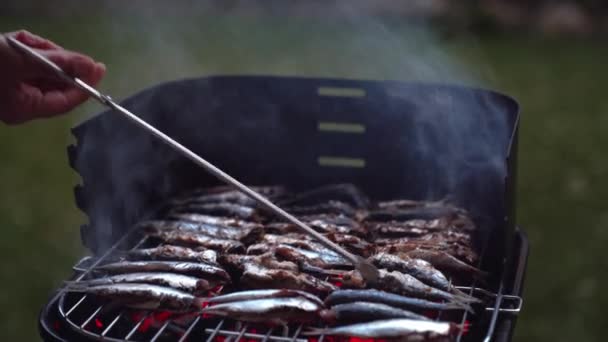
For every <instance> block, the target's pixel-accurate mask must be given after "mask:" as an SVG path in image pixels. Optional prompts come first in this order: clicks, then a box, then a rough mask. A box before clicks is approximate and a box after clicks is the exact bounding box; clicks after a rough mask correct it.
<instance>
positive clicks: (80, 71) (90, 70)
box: [44, 50, 106, 86]
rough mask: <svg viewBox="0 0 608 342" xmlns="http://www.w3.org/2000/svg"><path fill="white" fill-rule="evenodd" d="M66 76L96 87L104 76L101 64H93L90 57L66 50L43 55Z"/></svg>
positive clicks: (104, 69) (48, 52)
mask: <svg viewBox="0 0 608 342" xmlns="http://www.w3.org/2000/svg"><path fill="white" fill-rule="evenodd" d="M44 54H45V55H46V57H47V58H49V59H50V60H51V61H53V62H55V64H57V65H58V66H59V67H60V68H61V69H63V70H64V71H65V72H66V73H67V74H69V75H70V76H73V77H78V78H80V79H81V80H83V81H85V82H87V83H89V84H91V85H93V86H94V85H96V84H97V83H99V81H100V80H101V79H102V77H103V76H104V74H105V71H106V67H105V65H104V64H103V63H98V62H95V61H94V60H93V59H92V58H91V57H88V56H85V55H82V54H79V53H76V52H72V51H67V50H53V51H47V52H45V53H44Z"/></svg>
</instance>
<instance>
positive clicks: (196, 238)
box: [148, 230, 245, 253]
mask: <svg viewBox="0 0 608 342" xmlns="http://www.w3.org/2000/svg"><path fill="white" fill-rule="evenodd" d="M148 235H149V236H151V237H154V238H157V239H160V240H162V241H164V242H165V243H168V244H173V245H186V246H199V247H205V248H209V249H213V250H217V251H220V252H225V253H242V252H244V251H245V246H244V245H243V244H242V243H241V242H240V241H237V240H229V239H221V238H215V237H212V236H209V235H205V234H200V233H196V232H186V231H176V230H171V231H162V230H161V231H155V232H149V233H148Z"/></svg>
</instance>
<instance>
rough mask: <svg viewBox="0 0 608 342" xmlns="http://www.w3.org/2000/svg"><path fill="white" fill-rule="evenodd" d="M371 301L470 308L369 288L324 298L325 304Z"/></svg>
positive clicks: (398, 305)
mask: <svg viewBox="0 0 608 342" xmlns="http://www.w3.org/2000/svg"><path fill="white" fill-rule="evenodd" d="M357 302H371V303H382V304H386V305H390V306H393V307H396V308H401V309H406V310H417V311H420V310H469V311H470V310H471V308H470V307H469V306H468V305H467V304H463V303H449V302H444V303H437V302H431V301H428V300H425V299H420V298H413V297H405V296H401V295H397V294H394V293H389V292H384V291H379V290H374V289H369V290H338V291H334V292H332V293H331V294H330V295H329V296H327V298H325V305H327V306H334V305H338V304H347V303H357Z"/></svg>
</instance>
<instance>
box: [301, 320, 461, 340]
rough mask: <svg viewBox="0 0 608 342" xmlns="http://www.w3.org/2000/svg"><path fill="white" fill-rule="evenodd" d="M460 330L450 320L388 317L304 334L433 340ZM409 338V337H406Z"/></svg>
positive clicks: (312, 330)
mask: <svg viewBox="0 0 608 342" xmlns="http://www.w3.org/2000/svg"><path fill="white" fill-rule="evenodd" d="M460 330H461V327H460V326H458V325H456V324H454V323H451V322H434V321H422V320H413V319H388V320H380V321H373V322H368V323H358V324H351V325H344V326H340V327H336V328H328V329H323V328H319V329H311V330H309V331H307V332H305V333H304V335H340V336H357V337H362V338H391V339H392V338H404V337H408V338H410V337H417V338H419V339H422V338H424V339H425V340H433V339H437V338H442V337H443V338H445V337H449V336H450V335H452V334H456V333H457V332H459V331H460ZM408 340H409V339H408Z"/></svg>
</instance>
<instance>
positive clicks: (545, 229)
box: [0, 16, 608, 341]
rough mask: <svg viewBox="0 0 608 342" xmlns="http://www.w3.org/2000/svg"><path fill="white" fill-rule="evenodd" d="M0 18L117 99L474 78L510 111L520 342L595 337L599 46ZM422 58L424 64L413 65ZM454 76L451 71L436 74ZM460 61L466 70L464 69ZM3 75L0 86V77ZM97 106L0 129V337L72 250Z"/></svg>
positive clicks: (599, 260) (603, 113) (377, 29)
mask: <svg viewBox="0 0 608 342" xmlns="http://www.w3.org/2000/svg"><path fill="white" fill-rule="evenodd" d="M135 19H136V20H135V22H134V23H128V22H127V21H126V20H125V19H124V18H122V19H121V18H118V19H113V20H111V19H110V17H106V16H99V18H97V19H94V20H90V19H88V18H87V19H86V20H85V19H74V18H70V20H68V21H66V20H64V19H61V20H60V19H50V18H1V17H0V31H7V30H13V29H16V28H19V27H24V28H28V29H29V30H31V31H33V32H37V33H40V34H41V35H44V36H48V37H50V38H52V39H54V40H56V41H57V42H58V43H60V44H63V45H64V46H66V47H69V48H73V49H76V50H81V51H85V52H87V53H89V54H91V55H93V56H96V57H97V58H98V59H99V60H102V61H104V62H105V63H106V64H107V65H108V70H109V73H108V75H107V77H106V79H105V80H104V83H103V84H102V88H103V89H105V90H108V92H110V93H111V94H113V95H114V96H115V97H118V98H120V97H122V96H126V95H128V94H130V93H132V92H135V91H137V90H139V89H141V88H143V87H146V86H149V85H152V84H154V83H157V82H161V81H165V80H169V79H176V78H181V77H192V76H202V75H208V74H226V73H227V74H240V73H246V74H285V75H313V76H329V77H349V78H371V79H425V80H433V79H434V80H462V79H465V81H466V82H469V83H471V82H472V81H471V80H474V79H481V80H484V81H485V83H483V84H485V85H487V86H489V87H492V88H495V89H498V90H500V91H503V92H506V93H508V94H510V95H512V96H514V97H515V98H517V99H518V100H519V101H520V103H521V105H522V121H521V131H520V138H521V139H520V150H519V161H520V163H519V165H520V169H519V176H520V177H519V192H518V197H519V202H518V203H519V217H518V222H519V223H520V224H521V225H522V226H523V227H524V228H525V230H526V231H527V232H528V234H529V237H530V241H531V244H532V252H531V255H530V263H529V268H528V277H527V281H526V290H525V291H526V292H525V295H526V297H525V299H526V300H525V306H524V311H523V313H522V315H521V319H520V320H519V323H518V328H517V337H518V340H522V341H572V340H581V341H599V340H600V339H601V336H603V335H604V334H605V331H604V330H603V328H604V327H603V324H602V323H605V318H604V317H603V312H602V308H603V307H605V305H608V302H607V296H606V293H605V292H603V291H602V290H603V289H602V285H603V284H604V283H605V280H606V278H607V275H606V274H607V273H606V269H607V266H608V265H607V263H608V261H607V260H608V258H606V257H605V255H604V253H603V252H604V250H603V248H605V246H606V245H607V243H608V229H606V226H608V207H607V206H606V204H605V203H606V202H605V199H606V198H608V181H606V179H604V177H606V175H608V160H607V159H606V158H605V157H604V153H603V152H604V151H605V149H606V147H608V135H607V134H606V132H605V130H606V127H608V101H606V100H605V75H608V66H607V65H606V63H604V60H605V56H608V47H606V45H605V44H603V45H602V44H600V43H595V42H584V41H568V40H562V41H547V40H543V39H539V38H527V37H499V36H483V37H480V38H475V37H472V36H462V35H458V36H456V37H455V38H453V39H450V40H442V39H437V38H434V37H431V41H432V42H434V43H436V44H437V45H439V46H441V49H438V48H436V47H435V45H434V44H429V43H428V40H427V39H426V38H427V36H426V34H425V33H424V32H421V31H416V32H412V31H410V30H406V29H405V28H404V27H402V26H391V27H384V26H382V25H379V24H378V23H377V22H373V21H370V22H360V21H355V20H353V21H352V22H333V23H327V22H326V23H320V22H315V23H312V24H311V23H307V22H306V20H305V19H299V20H297V21H292V22H291V23H288V22H287V21H285V20H280V19H269V18H258V17H241V18H233V17H226V18H195V17H184V18H179V19H180V20H174V19H175V18H171V17H169V18H163V20H162V21H152V20H151V19H150V18H149V17H148V18H143V17H142V18H135ZM420 56H422V57H420ZM455 59H456V60H459V61H460V62H458V63H450V64H449V65H452V68H447V67H446V65H447V64H446V63H447V62H448V61H452V60H455ZM464 65H467V66H468V67H467V68H465V67H463V66H464ZM0 76H1V75H0ZM97 110H99V107H98V106H96V105H95V104H92V103H91V104H87V105H86V106H84V107H82V108H80V109H78V110H77V111H75V113H73V114H71V115H70V116H66V117H63V118H59V119H56V120H49V121H39V122H33V123H30V124H27V125H23V126H19V127H4V126H0V156H1V158H2V159H1V161H0V191H1V192H0V227H1V228H2V229H3V230H2V234H3V237H2V239H1V240H0V253H2V255H1V258H0V260H1V261H0V265H1V272H0V276H1V278H0V280H1V282H0V284H2V288H1V289H2V291H0V308H2V311H0V337H4V339H3V340H6V341H29V340H36V339H37V330H36V316H37V314H38V311H39V309H40V307H41V305H42V304H43V303H45V301H46V299H47V296H48V295H49V294H50V291H51V290H52V289H54V288H56V287H57V286H58V285H59V283H60V281H61V280H62V279H65V277H66V276H68V274H69V272H70V266H71V265H73V263H74V262H75V261H76V260H77V258H78V257H80V256H82V255H83V254H84V252H85V251H84V249H83V248H82V247H81V246H80V238H79V231H78V226H79V225H80V224H81V223H83V222H84V220H85V218H84V217H83V216H82V215H81V213H80V212H79V211H78V210H77V209H76V208H75V206H74V201H73V197H72V186H73V185H74V184H75V183H76V182H77V181H78V178H77V176H76V175H75V174H74V173H73V172H72V170H71V169H70V168H69V167H68V166H67V160H66V154H65V147H66V145H67V144H69V143H70V141H71V137H70V135H69V128H70V127H71V126H72V125H73V124H75V123H76V122H78V121H80V120H82V119H83V118H84V117H86V115H87V114H90V113H94V112H95V111H97Z"/></svg>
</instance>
